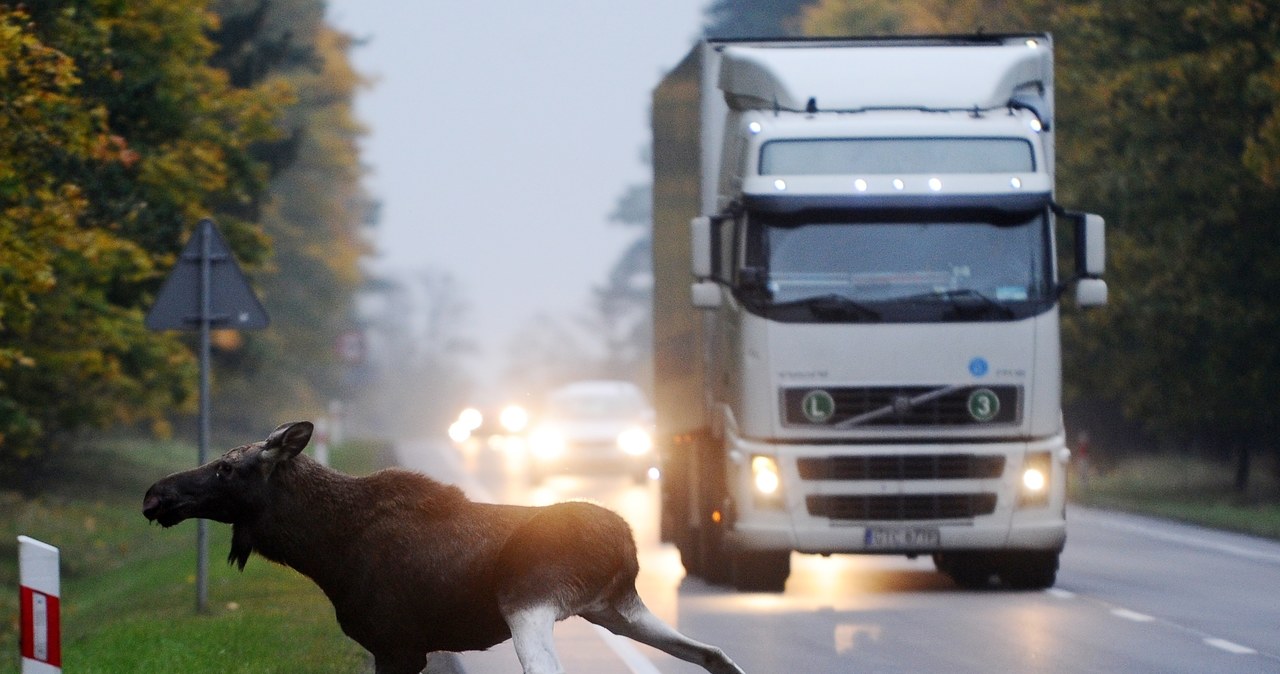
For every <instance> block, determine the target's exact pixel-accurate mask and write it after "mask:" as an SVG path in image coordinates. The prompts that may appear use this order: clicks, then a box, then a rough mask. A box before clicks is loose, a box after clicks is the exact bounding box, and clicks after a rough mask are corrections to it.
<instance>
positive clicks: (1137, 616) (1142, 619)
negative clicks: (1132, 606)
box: [1111, 608, 1155, 623]
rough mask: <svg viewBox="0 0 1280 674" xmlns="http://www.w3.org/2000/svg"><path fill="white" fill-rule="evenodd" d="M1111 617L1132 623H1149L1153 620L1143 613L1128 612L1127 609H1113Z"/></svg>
mask: <svg viewBox="0 0 1280 674" xmlns="http://www.w3.org/2000/svg"><path fill="white" fill-rule="evenodd" d="M1111 615H1113V616H1115V617H1117V618H1124V619H1125V620H1132V621H1133V622H1136V623H1149V622H1151V621H1152V620H1155V618H1153V617H1151V616H1149V615H1147V614H1145V613H1138V612H1137V611H1130V610H1129V609H1127V608H1113V609H1111Z"/></svg>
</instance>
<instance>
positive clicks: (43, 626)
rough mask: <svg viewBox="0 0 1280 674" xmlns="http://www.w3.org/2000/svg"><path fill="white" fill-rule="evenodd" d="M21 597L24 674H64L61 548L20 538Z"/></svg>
mask: <svg viewBox="0 0 1280 674" xmlns="http://www.w3.org/2000/svg"><path fill="white" fill-rule="evenodd" d="M18 594H19V597H18V600H19V603H20V604H21V608H20V610H19V614H20V618H21V621H22V622H21V631H22V674H56V673H57V672H61V671H62V610H61V602H62V589H61V583H60V581H59V574H58V549H57V548H55V547H53V546H52V545H49V544H47V543H41V542H40V541H37V540H36V539H34V538H27V537H26V536H19V537H18Z"/></svg>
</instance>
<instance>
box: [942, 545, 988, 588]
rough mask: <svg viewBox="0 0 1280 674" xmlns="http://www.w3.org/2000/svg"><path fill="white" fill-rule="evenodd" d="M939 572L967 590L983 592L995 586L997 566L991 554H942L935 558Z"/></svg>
mask: <svg viewBox="0 0 1280 674" xmlns="http://www.w3.org/2000/svg"><path fill="white" fill-rule="evenodd" d="M933 563H934V565H935V566H937V567H938V570H939V571H941V572H943V573H945V574H947V575H948V576H950V577H951V580H952V581H954V582H955V584H956V585H959V586H960V587H962V588H965V589H967V590H981V589H986V588H988V587H991V586H992V585H993V584H994V580H995V577H996V575H997V573H998V571H997V565H996V563H995V561H994V560H993V559H992V558H991V555H990V553H983V552H940V553H937V554H935V555H934V556H933Z"/></svg>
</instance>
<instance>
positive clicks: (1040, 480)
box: [1018, 452, 1053, 507]
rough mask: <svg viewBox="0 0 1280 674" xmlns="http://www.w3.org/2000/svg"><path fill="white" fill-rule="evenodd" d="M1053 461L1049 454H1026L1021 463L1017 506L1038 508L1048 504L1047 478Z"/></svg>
mask: <svg viewBox="0 0 1280 674" xmlns="http://www.w3.org/2000/svg"><path fill="white" fill-rule="evenodd" d="M1052 467H1053V460H1052V457H1051V456H1050V454H1049V452H1035V453H1033V454H1028V455H1027V457H1026V460H1025V461H1023V463H1022V479H1021V484H1020V485H1019V488H1018V505H1020V506H1023V507H1038V506H1045V505H1048V504H1049V477H1050V474H1051V473H1050V471H1051V470H1052Z"/></svg>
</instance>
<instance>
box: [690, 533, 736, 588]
mask: <svg viewBox="0 0 1280 674" xmlns="http://www.w3.org/2000/svg"><path fill="white" fill-rule="evenodd" d="M695 535H696V536H697V538H698V549H699V552H700V553H701V559H700V560H699V565H700V566H701V567H702V574H701V575H702V579H703V580H705V581H707V582H708V583H713V584H715V585H726V584H728V583H729V579H730V577H731V569H730V568H729V564H730V559H729V553H728V551H727V550H725V547H724V529H722V528H720V527H719V526H705V527H702V528H701V529H699V530H698V531H697V533H696V534H695Z"/></svg>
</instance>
